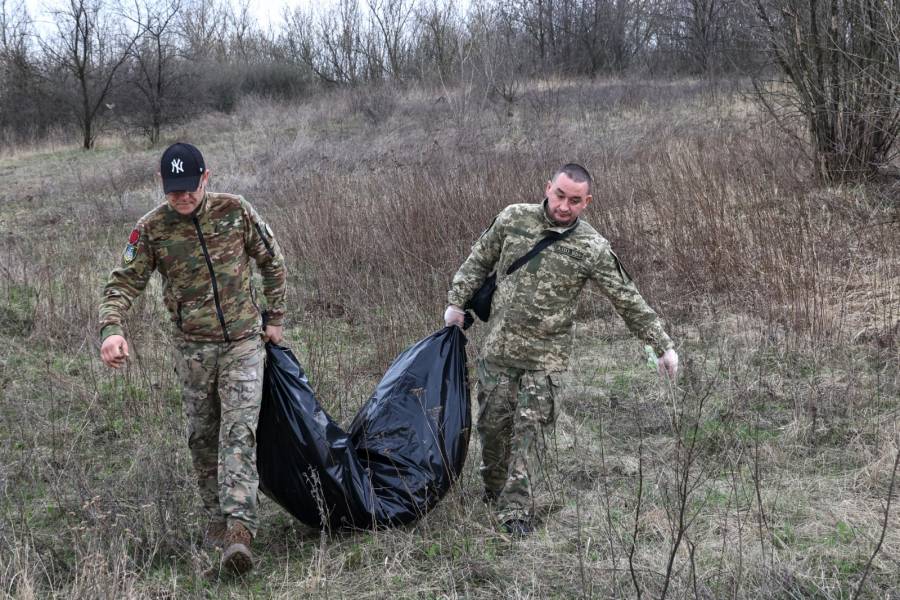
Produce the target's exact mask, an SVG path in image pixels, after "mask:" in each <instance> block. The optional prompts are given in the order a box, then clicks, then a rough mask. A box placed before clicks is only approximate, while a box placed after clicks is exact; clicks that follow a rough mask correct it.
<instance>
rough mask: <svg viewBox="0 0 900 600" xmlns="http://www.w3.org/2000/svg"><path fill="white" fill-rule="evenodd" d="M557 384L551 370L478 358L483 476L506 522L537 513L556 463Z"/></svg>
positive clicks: (479, 418)
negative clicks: (537, 498)
mask: <svg viewBox="0 0 900 600" xmlns="http://www.w3.org/2000/svg"><path fill="white" fill-rule="evenodd" d="M554 387H555V384H554V383H553V381H552V379H551V375H550V374H549V373H547V372H546V371H526V370H522V369H513V368H509V367H501V366H499V365H496V364H493V363H490V362H487V361H484V360H480V361H478V406H479V414H478V435H479V437H480V438H481V477H482V479H483V480H484V487H485V491H486V492H487V493H489V494H491V495H493V496H495V497H496V498H497V503H496V506H495V511H496V514H497V518H498V519H499V520H500V521H501V522H502V521H506V520H509V519H528V518H531V517H533V516H534V508H535V506H534V492H535V489H536V488H537V487H538V486H539V484H540V482H542V481H547V479H548V478H547V475H548V471H549V470H550V469H551V468H553V465H554V464H555V461H553V460H552V456H554V454H553V453H552V450H553V448H552V444H551V440H553V439H554V427H553V426H554V422H555V420H556V407H555V401H554V395H553V388H554Z"/></svg>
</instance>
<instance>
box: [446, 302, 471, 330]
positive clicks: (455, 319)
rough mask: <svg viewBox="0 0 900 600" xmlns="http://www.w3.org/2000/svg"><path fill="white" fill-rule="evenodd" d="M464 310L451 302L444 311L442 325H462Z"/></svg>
mask: <svg viewBox="0 0 900 600" xmlns="http://www.w3.org/2000/svg"><path fill="white" fill-rule="evenodd" d="M465 318H466V311H464V310H463V309H461V308H460V307H458V306H456V305H455V304H451V305H450V306H448V307H447V310H445V311H444V325H446V326H447V327H450V326H451V325H456V326H457V327H462V326H463V323H464V322H465Z"/></svg>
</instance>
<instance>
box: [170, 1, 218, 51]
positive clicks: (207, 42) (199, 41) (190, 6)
mask: <svg viewBox="0 0 900 600" xmlns="http://www.w3.org/2000/svg"><path fill="white" fill-rule="evenodd" d="M177 21H178V23H177V30H178V34H179V38H180V39H179V44H178V45H179V46H180V47H181V49H182V52H183V54H184V56H185V58H187V59H188V60H191V61H195V62H205V61H219V62H225V61H226V60H227V57H228V49H227V42H226V38H227V34H228V13H227V11H226V10H225V7H224V6H223V5H222V3H220V2H217V1H216V0H184V1H183V2H182V4H181V10H180V11H179V13H178V18H177Z"/></svg>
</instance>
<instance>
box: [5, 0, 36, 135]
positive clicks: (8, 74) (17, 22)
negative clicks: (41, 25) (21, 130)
mask: <svg viewBox="0 0 900 600" xmlns="http://www.w3.org/2000/svg"><path fill="white" fill-rule="evenodd" d="M30 29H31V23H30V19H29V17H28V12H27V10H26V8H25V6H24V4H23V3H22V2H21V1H20V2H17V3H15V4H13V3H11V2H8V1H7V0H0V125H11V124H14V123H16V122H21V118H22V113H21V110H22V108H23V106H22V105H23V104H24V103H25V102H26V101H27V99H29V97H31V98H32V99H33V95H32V93H31V92H32V91H33V88H34V84H35V82H36V79H37V76H36V73H35V68H34V65H33V64H32V61H31V59H30V57H29V48H28V37H29V35H30Z"/></svg>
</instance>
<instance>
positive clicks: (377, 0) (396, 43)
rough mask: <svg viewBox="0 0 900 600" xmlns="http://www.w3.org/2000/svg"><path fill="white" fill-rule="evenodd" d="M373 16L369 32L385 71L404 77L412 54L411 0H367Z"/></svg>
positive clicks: (390, 75) (412, 6)
mask: <svg viewBox="0 0 900 600" xmlns="http://www.w3.org/2000/svg"><path fill="white" fill-rule="evenodd" d="M366 3H367V5H368V6H369V13H370V15H371V18H372V34H373V38H374V39H375V40H377V46H376V47H377V48H378V49H379V50H380V52H381V53H382V54H383V56H382V57H380V59H381V63H382V64H384V66H385V70H386V71H387V75H388V76H389V77H391V78H392V79H403V71H404V67H405V65H406V62H407V60H408V59H409V56H410V54H411V50H410V49H411V44H410V40H411V39H412V38H414V37H415V33H416V32H415V31H413V29H414V28H415V27H417V26H418V22H417V21H416V20H415V19H412V15H413V8H414V4H413V3H412V2H410V1H409V0H366Z"/></svg>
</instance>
